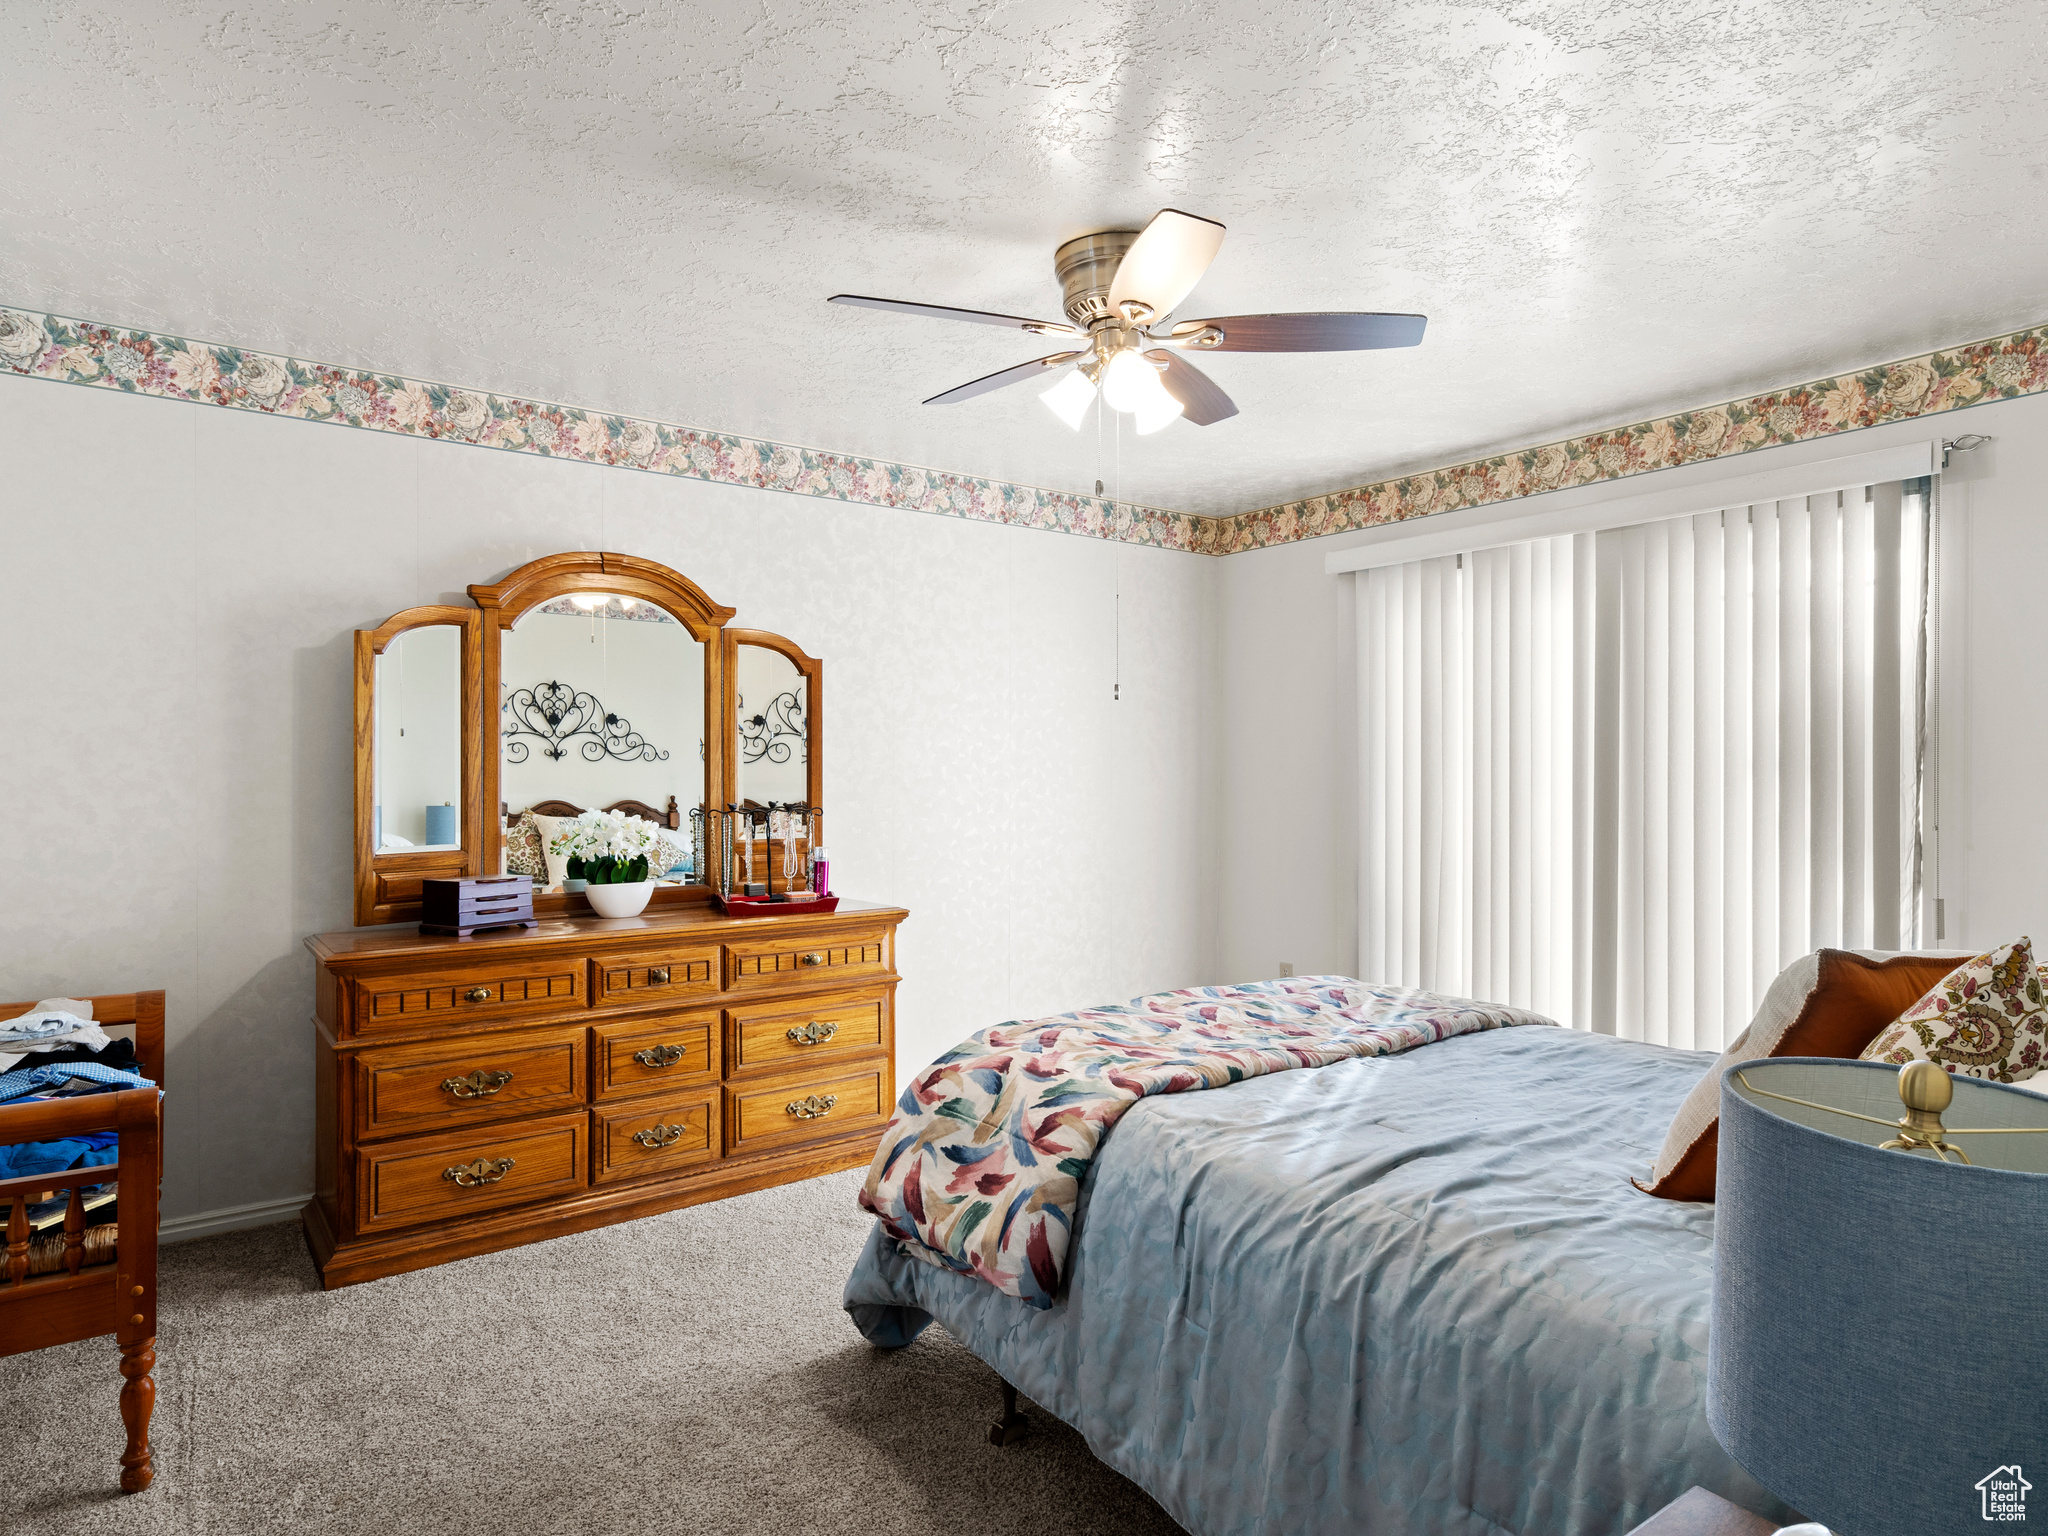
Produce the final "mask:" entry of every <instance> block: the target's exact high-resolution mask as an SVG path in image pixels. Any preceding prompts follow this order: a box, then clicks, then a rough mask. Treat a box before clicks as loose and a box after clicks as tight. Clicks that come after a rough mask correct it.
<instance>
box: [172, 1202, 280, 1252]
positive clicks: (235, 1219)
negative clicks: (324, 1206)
mask: <svg viewBox="0 0 2048 1536" xmlns="http://www.w3.org/2000/svg"><path fill="white" fill-rule="evenodd" d="M312 1198H313V1197H312V1196H311V1195H293V1196H291V1197H290V1198H289V1199H285V1200H259V1201H257V1202H256V1203H255V1204H254V1205H224V1206H222V1207H221V1208H220V1209H219V1210H217V1211H200V1212H198V1213H196V1214H194V1215H191V1216H176V1217H173V1218H172V1219H171V1220H169V1221H166V1222H164V1223H163V1224H162V1225H161V1226H159V1227H158V1228H157V1233H156V1240H157V1243H158V1245H159V1246H161V1245H163V1244H165V1243H189V1242H190V1241H192V1239H193V1238H195V1237H211V1236H213V1234H214V1233H216V1232H240V1231H242V1230H243V1229H244V1228H245V1227H267V1226H270V1225H272V1224H273V1223H275V1222H280V1221H293V1220H296V1219H297V1217H298V1214H299V1212H300V1211H301V1210H302V1209H303V1208H304V1207H305V1204H306V1202H307V1201H308V1200H310V1199H312Z"/></svg>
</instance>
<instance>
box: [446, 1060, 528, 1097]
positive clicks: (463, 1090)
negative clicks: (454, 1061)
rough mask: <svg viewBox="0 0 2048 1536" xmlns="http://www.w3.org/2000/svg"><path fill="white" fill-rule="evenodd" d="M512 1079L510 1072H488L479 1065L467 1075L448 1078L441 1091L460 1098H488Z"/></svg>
mask: <svg viewBox="0 0 2048 1536" xmlns="http://www.w3.org/2000/svg"><path fill="white" fill-rule="evenodd" d="M511 1081H512V1074H511V1073H510V1072H486V1071H485V1070H484V1069H483V1068H482V1067H478V1068H477V1069H476V1070H475V1071H474V1072H472V1073H470V1074H469V1076H467V1077H451V1078H447V1079H446V1080H444V1081H443V1082H442V1084H441V1091H442V1092H443V1093H452V1094H454V1095H455V1097H457V1098H458V1099H488V1098H489V1097H490V1096H491V1095H492V1094H494V1093H496V1092H497V1091H498V1090H499V1089H500V1088H503V1087H504V1086H505V1085H506V1084H507V1083H509V1082H511Z"/></svg>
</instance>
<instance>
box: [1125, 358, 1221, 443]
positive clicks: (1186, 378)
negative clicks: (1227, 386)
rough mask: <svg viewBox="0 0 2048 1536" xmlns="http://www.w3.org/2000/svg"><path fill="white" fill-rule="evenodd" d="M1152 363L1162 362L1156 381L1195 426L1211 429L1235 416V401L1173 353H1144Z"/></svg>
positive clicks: (1197, 369) (1204, 374)
mask: <svg viewBox="0 0 2048 1536" xmlns="http://www.w3.org/2000/svg"><path fill="white" fill-rule="evenodd" d="M1145 356H1146V357H1148V358H1150V359H1151V360H1152V361H1153V362H1155V363H1164V364H1165V365H1166V367H1165V370H1164V371H1163V372H1162V373H1161V374H1160V375H1159V382H1160V383H1161V384H1164V385H1165V386H1166V392H1167V393H1168V394H1169V395H1171V396H1173V398H1174V399H1176V400H1178V401H1179V402H1180V413H1181V415H1182V416H1183V417H1184V418H1186V419H1187V420H1189V421H1191V422H1193V423H1194V424H1195V425H1196V426H1198V427H1206V426H1211V425H1213V424H1214V423H1216V422H1219V421H1225V420H1227V419H1229V418H1230V417H1232V416H1235V415H1236V414H1237V402H1236V401H1235V400H1233V399H1231V398H1230V396H1228V395H1226V394H1225V393H1223V391H1222V389H1221V388H1219V387H1218V386H1217V383H1216V381H1215V380H1214V379H1212V378H1210V377H1209V375H1207V374H1206V373H1204V372H1202V370H1201V369H1199V368H1197V367H1196V366H1195V365H1194V364H1193V363H1191V362H1189V361H1188V360H1187V359H1186V358H1184V357H1181V356H1179V355H1178V354H1177V353H1173V352H1168V351H1166V350H1164V349H1163V348H1162V349H1160V350H1158V351H1153V352H1147V353H1146V354H1145Z"/></svg>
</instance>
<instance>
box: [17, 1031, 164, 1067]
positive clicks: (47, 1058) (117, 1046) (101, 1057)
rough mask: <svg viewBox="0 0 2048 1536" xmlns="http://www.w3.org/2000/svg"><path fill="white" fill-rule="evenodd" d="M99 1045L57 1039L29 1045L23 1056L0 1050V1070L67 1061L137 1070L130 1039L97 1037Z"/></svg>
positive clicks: (50, 1064)
mask: <svg viewBox="0 0 2048 1536" xmlns="http://www.w3.org/2000/svg"><path fill="white" fill-rule="evenodd" d="M100 1038H101V1040H102V1042H103V1043H102V1044H98V1045H95V1044H93V1043H92V1042H90V1041H89V1040H84V1039H75V1040H60V1041H58V1042H57V1043H56V1044H54V1045H38V1046H35V1047H32V1048H31V1049H30V1050H29V1051H28V1052H27V1053H26V1054H24V1055H19V1056H17V1055H11V1054H9V1053H8V1052H6V1051H0V1072H12V1071H13V1070H14V1069H15V1068H16V1067H17V1066H19V1065H21V1064H23V1063H26V1064H27V1065H29V1066H31V1067H54V1066H56V1065H57V1064H58V1063H60V1062H66V1061H93V1062H98V1063H99V1064H100V1065H101V1066H103V1067H118V1068H119V1069H120V1070H121V1071H123V1072H140V1071H141V1070H142V1058H141V1057H140V1056H137V1055H136V1054H135V1042H134V1041H133V1040H114V1039H109V1038H108V1037H106V1036H104V1035H103V1036H101V1037H100Z"/></svg>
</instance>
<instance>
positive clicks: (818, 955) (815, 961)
mask: <svg viewBox="0 0 2048 1536" xmlns="http://www.w3.org/2000/svg"><path fill="white" fill-rule="evenodd" d="M797 958H798V959H799V960H801V961H802V962H803V963H804V964H805V965H823V964H824V963H825V955H824V952H823V951H822V950H816V949H814V950H812V951H811V952H810V953H809V954H808V955H799V956H798V957H797Z"/></svg>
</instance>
